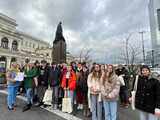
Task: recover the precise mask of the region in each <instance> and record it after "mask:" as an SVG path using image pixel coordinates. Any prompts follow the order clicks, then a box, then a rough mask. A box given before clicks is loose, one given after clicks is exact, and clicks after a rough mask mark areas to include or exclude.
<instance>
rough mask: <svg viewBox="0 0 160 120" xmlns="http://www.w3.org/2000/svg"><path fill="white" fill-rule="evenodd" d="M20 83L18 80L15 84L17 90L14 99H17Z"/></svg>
mask: <svg viewBox="0 0 160 120" xmlns="http://www.w3.org/2000/svg"><path fill="white" fill-rule="evenodd" d="M19 85H20V82H19V81H16V84H15V90H14V92H15V93H14V98H13V99H14V101H16V96H17V93H18V89H19Z"/></svg>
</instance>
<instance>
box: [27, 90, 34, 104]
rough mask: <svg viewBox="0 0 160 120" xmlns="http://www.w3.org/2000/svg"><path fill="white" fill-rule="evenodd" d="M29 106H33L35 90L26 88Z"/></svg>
mask: <svg viewBox="0 0 160 120" xmlns="http://www.w3.org/2000/svg"><path fill="white" fill-rule="evenodd" d="M26 97H27V104H33V90H32V88H26Z"/></svg>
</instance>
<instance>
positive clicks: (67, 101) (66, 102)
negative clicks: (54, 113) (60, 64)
mask: <svg viewBox="0 0 160 120" xmlns="http://www.w3.org/2000/svg"><path fill="white" fill-rule="evenodd" d="M68 96H69V90H68V89H65V95H64V98H63V100H62V112H66V113H71V112H72V110H73V109H72V103H71V98H69V97H68Z"/></svg>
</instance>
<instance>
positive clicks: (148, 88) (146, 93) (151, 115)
mask: <svg viewBox="0 0 160 120" xmlns="http://www.w3.org/2000/svg"><path fill="white" fill-rule="evenodd" d="M135 107H136V109H138V110H139V111H140V120H158V117H157V116H160V81H159V80H157V79H155V78H153V77H152V76H151V74H150V68H149V67H148V66H145V65H144V66H142V67H141V75H139V77H138V83H137V90H136V97H135Z"/></svg>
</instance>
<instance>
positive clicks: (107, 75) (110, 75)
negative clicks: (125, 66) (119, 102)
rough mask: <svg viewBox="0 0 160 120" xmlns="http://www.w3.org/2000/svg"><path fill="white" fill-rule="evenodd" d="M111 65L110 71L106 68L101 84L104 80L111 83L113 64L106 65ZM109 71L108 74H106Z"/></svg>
mask: <svg viewBox="0 0 160 120" xmlns="http://www.w3.org/2000/svg"><path fill="white" fill-rule="evenodd" d="M109 67H112V72H108V71H107V70H106V71H105V73H104V75H103V77H102V80H103V84H104V83H105V81H106V80H107V81H108V82H109V83H112V76H113V75H114V68H113V65H108V68H109ZM108 73H109V74H108Z"/></svg>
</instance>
